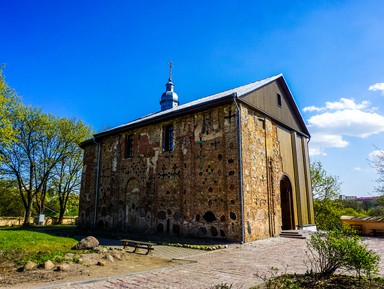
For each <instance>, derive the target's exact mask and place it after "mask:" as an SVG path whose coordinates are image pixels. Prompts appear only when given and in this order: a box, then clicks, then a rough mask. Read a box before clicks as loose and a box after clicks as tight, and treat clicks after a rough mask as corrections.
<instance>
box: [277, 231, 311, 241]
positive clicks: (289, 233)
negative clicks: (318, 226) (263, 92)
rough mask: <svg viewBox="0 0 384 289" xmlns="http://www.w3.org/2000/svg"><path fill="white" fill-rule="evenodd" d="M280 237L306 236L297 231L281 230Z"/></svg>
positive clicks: (300, 237)
mask: <svg viewBox="0 0 384 289" xmlns="http://www.w3.org/2000/svg"><path fill="white" fill-rule="evenodd" d="M280 237H282V238H293V239H306V237H305V236H303V235H302V234H300V232H297V231H281V233H280Z"/></svg>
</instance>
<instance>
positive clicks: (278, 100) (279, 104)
mask: <svg viewBox="0 0 384 289" xmlns="http://www.w3.org/2000/svg"><path fill="white" fill-rule="evenodd" d="M277 105H278V106H280V107H281V95H280V93H278V94H277Z"/></svg>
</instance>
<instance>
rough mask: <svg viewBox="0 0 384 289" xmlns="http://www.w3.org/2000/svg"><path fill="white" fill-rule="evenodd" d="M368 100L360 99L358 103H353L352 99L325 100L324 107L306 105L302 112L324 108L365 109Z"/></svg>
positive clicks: (368, 103)
mask: <svg viewBox="0 0 384 289" xmlns="http://www.w3.org/2000/svg"><path fill="white" fill-rule="evenodd" d="M369 105H370V102H369V101H367V100H364V101H362V102H361V103H360V104H358V103H355V100H354V99H349V98H340V100H339V101H335V102H331V101H327V102H326V103H325V106H324V107H317V106H307V107H304V109H303V111H304V112H312V111H324V110H343V109H365V108H368V107H369Z"/></svg>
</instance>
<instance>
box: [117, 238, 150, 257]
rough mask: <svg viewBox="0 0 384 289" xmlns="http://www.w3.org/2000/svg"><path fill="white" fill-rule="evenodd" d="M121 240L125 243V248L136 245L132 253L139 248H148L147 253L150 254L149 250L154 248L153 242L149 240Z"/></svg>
mask: <svg viewBox="0 0 384 289" xmlns="http://www.w3.org/2000/svg"><path fill="white" fill-rule="evenodd" d="M120 241H121V243H122V244H123V249H125V248H126V247H134V248H135V249H134V250H133V251H132V252H131V253H136V252H138V249H145V250H147V253H146V254H145V255H148V254H149V252H150V251H151V250H153V249H154V248H153V247H152V246H153V243H149V242H143V241H136V240H126V239H123V240H120Z"/></svg>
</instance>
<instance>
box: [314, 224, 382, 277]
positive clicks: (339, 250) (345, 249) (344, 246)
mask: <svg viewBox="0 0 384 289" xmlns="http://www.w3.org/2000/svg"><path fill="white" fill-rule="evenodd" d="M307 246H308V249H309V253H310V254H309V255H310V256H309V257H310V264H311V272H313V273H315V274H316V275H318V276H319V277H320V278H328V277H330V276H331V275H332V274H333V273H335V271H336V270H337V269H340V268H344V269H347V270H349V271H355V272H356V273H357V275H358V276H359V277H361V273H364V275H366V276H367V277H369V278H370V277H371V276H372V275H373V274H375V273H376V272H377V271H378V266H379V260H380V258H379V256H378V255H377V254H376V253H375V252H373V251H372V250H368V249H367V246H366V244H363V243H362V239H361V238H360V237H359V236H357V235H354V234H351V233H350V232H348V233H346V232H343V231H341V230H334V231H329V232H327V233H326V234H325V235H322V234H320V233H316V234H314V235H312V236H311V238H310V239H309V240H308V241H307Z"/></svg>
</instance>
